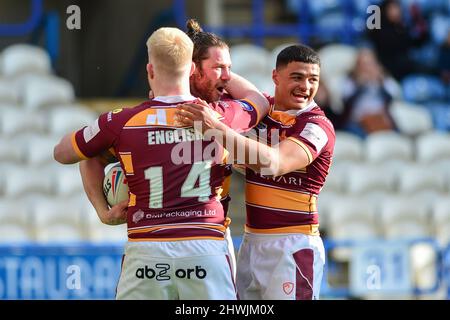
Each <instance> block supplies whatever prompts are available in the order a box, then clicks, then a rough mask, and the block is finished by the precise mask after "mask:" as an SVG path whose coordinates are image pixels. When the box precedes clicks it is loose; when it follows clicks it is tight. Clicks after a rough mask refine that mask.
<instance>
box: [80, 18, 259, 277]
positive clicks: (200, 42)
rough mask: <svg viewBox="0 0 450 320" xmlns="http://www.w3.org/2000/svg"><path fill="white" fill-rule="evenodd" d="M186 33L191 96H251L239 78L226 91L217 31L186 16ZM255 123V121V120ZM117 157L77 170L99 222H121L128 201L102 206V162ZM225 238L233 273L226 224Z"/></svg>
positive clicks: (227, 75)
mask: <svg viewBox="0 0 450 320" xmlns="http://www.w3.org/2000/svg"><path fill="white" fill-rule="evenodd" d="M186 26H187V31H186V33H187V35H188V36H189V37H190V38H191V40H192V41H193V43H194V51H193V56H192V61H193V62H194V63H195V66H196V68H195V71H194V73H193V74H192V75H191V77H190V88H191V92H192V94H193V95H194V96H195V97H198V98H201V99H203V100H205V101H206V102H208V103H215V102H217V101H223V102H225V103H226V102H227V101H230V100H234V98H236V99H250V100H251V99H252V97H253V95H254V94H255V93H254V92H253V91H254V90H256V88H254V87H253V86H251V85H249V83H245V82H241V83H240V87H239V90H236V89H235V88H232V89H234V90H233V91H232V93H233V97H234V98H233V97H231V95H230V94H229V93H228V92H227V91H226V89H227V87H228V86H229V84H230V81H231V80H232V78H233V77H235V75H234V74H233V73H232V72H231V57H230V50H229V47H228V45H227V44H226V43H225V42H224V41H223V40H222V39H221V38H220V37H218V36H217V35H215V34H213V33H210V32H204V31H203V30H202V28H201V27H200V25H199V24H198V23H197V22H196V21H195V20H194V19H189V20H188V21H187V23H186ZM256 94H257V93H256ZM236 108H238V109H242V108H241V106H239V105H238V104H235V103H230V104H229V105H228V107H227V108H226V110H225V111H226V113H227V114H226V117H227V118H230V114H231V113H236V114H237V115H239V113H240V112H241V111H240V110H236ZM255 108H256V110H257V111H258V112H257V115H258V120H257V122H259V121H260V120H261V119H262V118H263V117H264V116H265V115H266V114H267V112H268V107H267V108H263V106H261V105H255ZM232 117H233V118H235V119H236V122H234V123H233V124H231V126H232V127H233V128H235V129H242V130H245V129H247V123H246V122H243V123H242V124H243V125H244V127H242V128H240V127H239V125H240V124H241V123H240V121H237V120H238V119H239V117H238V116H237V117H235V116H232ZM255 124H256V122H255ZM117 161H118V160H117V159H116V158H115V157H114V156H112V155H109V154H108V153H106V154H105V156H103V157H95V158H92V159H89V160H86V161H82V162H81V163H80V173H81V176H82V179H83V184H84V188H85V190H86V193H87V196H88V198H89V200H90V201H91V203H92V204H93V205H94V207H95V208H100V210H97V211H98V212H99V217H100V219H101V220H102V222H103V223H106V224H111V225H114V224H120V223H125V222H126V219H125V218H124V216H125V214H126V209H127V205H128V203H127V202H126V201H125V202H124V203H122V204H119V205H117V206H114V207H113V208H111V209H110V210H109V211H106V210H104V209H105V207H106V206H107V205H106V204H105V200H104V196H103V191H102V181H103V177H104V166H105V162H117ZM231 173H232V171H231V165H227V166H225V167H224V175H225V180H224V183H223V185H222V192H221V203H222V205H223V207H224V214H225V217H226V221H227V222H226V224H227V225H229V224H230V221H231V219H230V218H229V217H228V205H229V202H230V196H229V192H228V191H229V185H230V178H231ZM226 239H227V241H228V246H229V251H230V254H229V257H230V263H231V265H232V269H233V274H234V275H235V270H236V268H235V266H236V259H235V255H234V246H233V242H232V239H231V234H230V228H229V227H228V228H227V230H226Z"/></svg>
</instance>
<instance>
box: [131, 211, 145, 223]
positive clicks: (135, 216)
mask: <svg viewBox="0 0 450 320" xmlns="http://www.w3.org/2000/svg"><path fill="white" fill-rule="evenodd" d="M144 216H145V213H144V211H142V210H138V211H136V212H135V213H133V222H134V223H138V222H139V221H141V220H142V219H143V218H144Z"/></svg>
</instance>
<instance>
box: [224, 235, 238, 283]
mask: <svg viewBox="0 0 450 320" xmlns="http://www.w3.org/2000/svg"><path fill="white" fill-rule="evenodd" d="M225 240H226V241H227V244H228V255H229V257H230V264H231V270H232V272H233V279H234V280H235V281H236V254H235V253H234V244H233V238H232V237H231V231H230V227H228V228H227V231H225Z"/></svg>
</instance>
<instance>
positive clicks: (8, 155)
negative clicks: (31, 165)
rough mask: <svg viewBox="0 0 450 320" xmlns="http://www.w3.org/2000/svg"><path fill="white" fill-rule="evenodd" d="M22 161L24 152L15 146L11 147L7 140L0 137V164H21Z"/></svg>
mask: <svg viewBox="0 0 450 320" xmlns="http://www.w3.org/2000/svg"><path fill="white" fill-rule="evenodd" d="M23 161H24V150H23V149H22V148H21V147H20V146H17V145H12V144H11V141H10V140H9V139H8V138H4V137H3V136H0V162H6V163H8V162H9V163H14V164H17V163H22V162H23Z"/></svg>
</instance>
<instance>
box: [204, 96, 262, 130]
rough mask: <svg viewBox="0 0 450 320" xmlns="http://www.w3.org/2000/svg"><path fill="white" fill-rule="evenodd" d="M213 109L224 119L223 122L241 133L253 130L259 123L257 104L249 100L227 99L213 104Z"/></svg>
mask: <svg viewBox="0 0 450 320" xmlns="http://www.w3.org/2000/svg"><path fill="white" fill-rule="evenodd" d="M213 109H214V110H215V111H217V112H218V113H219V114H220V115H221V116H222V117H223V120H222V121H223V122H224V123H225V124H226V125H227V126H229V127H230V128H232V129H234V130H236V131H237V132H239V133H242V132H245V131H248V130H250V129H251V128H253V127H254V126H256V125H257V123H258V110H257V108H255V104H254V103H253V102H252V101H250V100H247V99H243V100H232V99H227V100H223V101H219V102H216V103H214V104H213Z"/></svg>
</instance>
